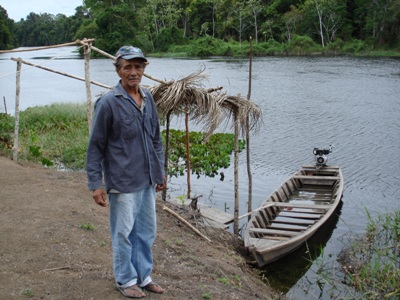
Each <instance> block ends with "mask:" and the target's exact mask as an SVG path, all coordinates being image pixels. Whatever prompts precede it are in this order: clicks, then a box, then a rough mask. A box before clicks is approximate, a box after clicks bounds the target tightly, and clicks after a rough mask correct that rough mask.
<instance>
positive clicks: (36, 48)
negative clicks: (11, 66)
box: [0, 39, 95, 53]
mask: <svg viewBox="0 0 400 300" xmlns="http://www.w3.org/2000/svg"><path fill="white" fill-rule="evenodd" d="M87 41H90V42H94V41H95V39H89V40H87ZM79 42H80V40H77V41H75V42H70V43H65V44H58V45H51V46H44V47H35V48H29V49H13V50H0V53H14V52H29V51H37V50H45V49H51V48H60V47H67V46H74V45H76V44H78V43H79Z"/></svg>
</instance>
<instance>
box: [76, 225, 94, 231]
mask: <svg viewBox="0 0 400 300" xmlns="http://www.w3.org/2000/svg"><path fill="white" fill-rule="evenodd" d="M79 228H81V229H84V230H87V231H93V230H95V229H96V227H95V226H93V225H92V224H90V223H83V224H81V225H79Z"/></svg>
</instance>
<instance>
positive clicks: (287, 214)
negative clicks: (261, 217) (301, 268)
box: [279, 211, 322, 220]
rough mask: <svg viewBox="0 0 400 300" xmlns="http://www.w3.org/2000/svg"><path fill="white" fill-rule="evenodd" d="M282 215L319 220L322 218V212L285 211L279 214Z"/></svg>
mask: <svg viewBox="0 0 400 300" xmlns="http://www.w3.org/2000/svg"><path fill="white" fill-rule="evenodd" d="M279 216H281V217H287V218H297V219H303V220H304V219H306V220H318V219H320V218H321V216H322V214H308V213H307V214H305V213H296V212H292V211H283V212H281V213H280V214H279Z"/></svg>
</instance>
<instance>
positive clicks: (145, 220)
mask: <svg viewBox="0 0 400 300" xmlns="http://www.w3.org/2000/svg"><path fill="white" fill-rule="evenodd" d="M146 64H147V59H146V58H145V57H144V55H143V53H142V51H141V50H140V49H139V48H136V47H132V46H124V47H122V48H121V49H119V50H118V52H117V55H116V62H115V64H114V65H115V67H116V72H117V74H118V76H119V77H120V80H119V82H118V84H117V85H116V86H115V88H114V89H113V90H112V91H110V92H108V93H106V94H105V95H103V96H101V97H100V98H99V99H98V100H97V102H96V103H95V107H94V119H93V127H92V130H91V134H90V139H89V147H88V152H87V178H88V187H89V189H90V190H91V191H93V198H94V200H95V202H96V203H97V204H98V205H100V206H107V195H108V198H109V203H110V230H111V240H112V248H113V268H114V276H115V281H116V286H117V288H118V290H119V291H120V292H121V293H122V294H123V295H124V296H126V297H129V298H143V297H145V296H146V294H145V293H144V292H143V290H142V289H145V290H148V291H151V292H154V293H159V294H161V293H164V291H165V290H164V289H163V288H161V287H160V286H159V285H157V284H156V283H154V282H153V281H152V279H151V277H150V274H151V272H152V268H153V256H152V250H151V248H152V245H153V242H154V240H155V237H156V205H155V199H156V191H160V190H162V189H164V188H165V175H164V169H163V166H164V155H163V146H162V140H161V134H160V126H159V119H158V114H157V108H156V105H155V102H154V99H153V97H152V95H151V93H150V92H149V91H148V90H147V89H145V88H143V87H141V86H140V82H141V79H142V76H143V73H144V69H145V67H146ZM103 174H104V184H105V186H104V185H103Z"/></svg>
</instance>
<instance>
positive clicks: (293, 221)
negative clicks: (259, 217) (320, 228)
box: [273, 217, 315, 226]
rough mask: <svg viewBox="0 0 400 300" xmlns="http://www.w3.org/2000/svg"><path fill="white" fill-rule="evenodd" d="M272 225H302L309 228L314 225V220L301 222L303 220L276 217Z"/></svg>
mask: <svg viewBox="0 0 400 300" xmlns="http://www.w3.org/2000/svg"><path fill="white" fill-rule="evenodd" d="M273 222H274V223H282V224H289V225H291V224H293V225H303V226H309V225H313V224H314V223H315V220H303V219H295V218H287V217H278V218H276V219H275V220H274V221H273Z"/></svg>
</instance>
